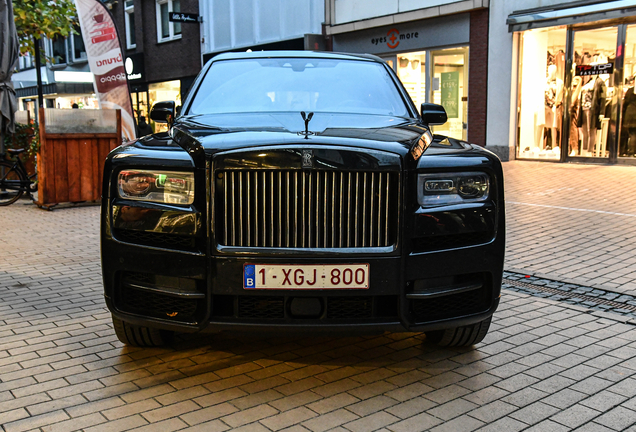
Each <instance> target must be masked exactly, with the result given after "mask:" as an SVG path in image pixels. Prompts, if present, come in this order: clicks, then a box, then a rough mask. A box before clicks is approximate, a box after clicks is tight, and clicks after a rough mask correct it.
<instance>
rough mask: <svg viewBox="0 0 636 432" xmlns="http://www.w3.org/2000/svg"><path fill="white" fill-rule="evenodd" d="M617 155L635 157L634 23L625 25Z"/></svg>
mask: <svg viewBox="0 0 636 432" xmlns="http://www.w3.org/2000/svg"><path fill="white" fill-rule="evenodd" d="M623 77H624V83H623V92H622V94H621V97H622V104H621V127H620V135H619V141H618V157H619V158H634V157H636V95H635V94H634V84H635V81H636V25H630V26H627V35H626V38H625V60H624V69H623Z"/></svg>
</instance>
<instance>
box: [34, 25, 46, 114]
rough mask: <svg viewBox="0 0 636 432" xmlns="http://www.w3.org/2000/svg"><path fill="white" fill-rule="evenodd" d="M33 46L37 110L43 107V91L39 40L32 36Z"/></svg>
mask: <svg viewBox="0 0 636 432" xmlns="http://www.w3.org/2000/svg"><path fill="white" fill-rule="evenodd" d="M33 45H34V46H35V74H36V76H37V79H38V108H39V107H44V91H43V90H42V71H41V70H40V69H41V67H42V65H41V64H40V40H39V39H38V38H36V37H35V36H33Z"/></svg>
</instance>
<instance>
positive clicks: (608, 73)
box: [546, 27, 636, 159]
mask: <svg viewBox="0 0 636 432" xmlns="http://www.w3.org/2000/svg"><path fill="white" fill-rule="evenodd" d="M618 30H619V28H618V27H603V28H595V29H589V30H587V29H586V30H574V31H573V44H572V49H571V50H570V59H571V61H572V63H571V64H572V69H571V71H570V72H571V80H570V89H569V90H570V92H569V96H570V97H569V107H568V108H569V110H568V111H569V113H568V114H569V115H568V116H567V117H566V119H567V121H568V122H569V125H568V126H569V136H568V143H567V145H568V147H567V159H570V158H593V159H608V158H609V157H610V153H613V150H614V149H615V142H616V134H615V131H616V117H617V113H618V111H617V109H616V108H617V102H618V97H619V96H621V95H620V93H621V90H622V85H621V82H620V78H619V76H620V74H619V72H620V70H619V69H620V68H618V65H617V62H616V60H617V53H619V54H620V47H621V45H618V43H617V42H618V39H617V38H618V33H619V31H618ZM617 47H618V48H617ZM546 112H547V111H546ZM634 114H635V115H636V110H635V111H634ZM551 115H552V116H553V120H554V122H555V124H556V123H558V122H560V121H561V119H562V118H563V112H562V110H561V111H559V108H557V107H556V106H554V107H553V108H552V113H551ZM564 121H565V120H564Z"/></svg>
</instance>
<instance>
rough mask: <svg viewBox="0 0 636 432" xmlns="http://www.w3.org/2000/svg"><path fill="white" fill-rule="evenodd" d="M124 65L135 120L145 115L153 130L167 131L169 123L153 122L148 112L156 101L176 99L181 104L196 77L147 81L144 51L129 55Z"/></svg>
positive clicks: (178, 104)
mask: <svg viewBox="0 0 636 432" xmlns="http://www.w3.org/2000/svg"><path fill="white" fill-rule="evenodd" d="M124 65H125V67H126V73H127V76H128V83H129V87H130V97H131V100H132V106H133V111H134V114H135V122H136V123H137V124H138V123H139V117H141V116H143V117H145V119H146V121H147V122H148V123H149V124H150V126H151V127H152V129H153V131H155V132H165V131H167V130H168V125H167V124H165V123H155V122H153V121H152V120H150V117H149V115H148V114H149V112H150V110H151V109H152V106H153V105H154V104H155V103H156V102H161V101H174V102H175V103H176V104H177V106H180V105H181V101H182V99H183V98H182V92H184V91H185V92H187V91H188V89H189V88H190V86H191V85H192V82H193V81H194V77H192V78H183V79H175V80H170V81H163V82H155V83H147V82H145V80H146V73H145V65H144V56H143V53H136V54H131V55H129V56H127V57H126V60H125V62H124Z"/></svg>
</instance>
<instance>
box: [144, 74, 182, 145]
mask: <svg viewBox="0 0 636 432" xmlns="http://www.w3.org/2000/svg"><path fill="white" fill-rule="evenodd" d="M148 99H149V101H148V102H149V106H150V107H152V106H153V105H154V104H155V103H156V102H162V101H174V102H175V103H176V104H177V106H180V105H181V81H179V80H175V81H166V82H162V83H155V84H149V85H148ZM150 126H151V127H152V129H153V130H154V131H155V133H157V132H166V131H167V130H168V125H167V124H165V123H155V122H150Z"/></svg>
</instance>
